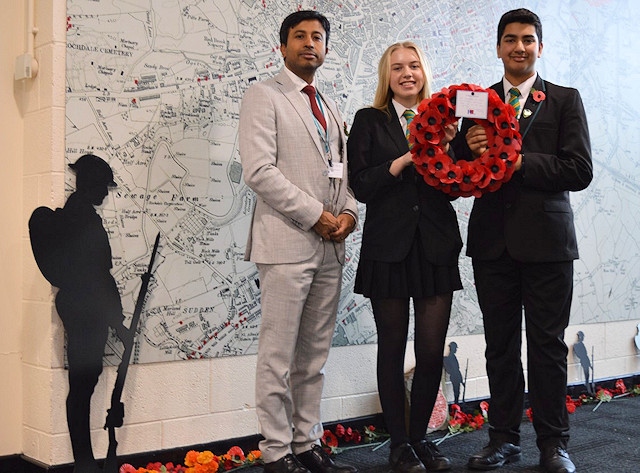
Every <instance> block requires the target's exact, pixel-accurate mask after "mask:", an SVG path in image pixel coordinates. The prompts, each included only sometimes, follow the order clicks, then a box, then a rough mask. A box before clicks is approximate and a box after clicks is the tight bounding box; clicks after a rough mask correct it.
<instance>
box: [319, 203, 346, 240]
mask: <svg viewBox="0 0 640 473" xmlns="http://www.w3.org/2000/svg"><path fill="white" fill-rule="evenodd" d="M339 228H340V224H339V223H338V219H337V218H336V217H334V216H333V214H332V213H331V212H327V211H326V210H325V211H323V212H322V215H320V218H319V219H318V221H317V222H316V224H315V225H314V226H313V229H314V230H315V231H316V233H317V234H318V235H320V236H321V237H322V239H323V240H329V239H330V238H331V234H332V233H333V232H335V231H338V229H339Z"/></svg>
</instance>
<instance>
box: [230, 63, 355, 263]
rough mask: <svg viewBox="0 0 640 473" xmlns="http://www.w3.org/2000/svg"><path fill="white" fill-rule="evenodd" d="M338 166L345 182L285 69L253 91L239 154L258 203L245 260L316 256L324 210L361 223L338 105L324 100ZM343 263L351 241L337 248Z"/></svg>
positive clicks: (244, 111) (246, 103)
mask: <svg viewBox="0 0 640 473" xmlns="http://www.w3.org/2000/svg"><path fill="white" fill-rule="evenodd" d="M322 101H323V105H324V111H325V115H326V118H327V122H332V124H330V125H329V126H330V132H332V133H338V134H339V139H338V140H337V141H336V143H335V146H332V148H331V158H332V162H333V163H338V162H342V163H343V174H342V179H330V178H329V175H328V166H329V163H328V159H327V156H326V153H325V151H324V144H323V143H322V140H321V139H320V137H319V135H318V131H317V129H316V125H315V122H314V120H313V115H312V114H311V111H310V109H309V105H308V101H307V100H306V98H305V97H304V96H303V95H302V94H301V93H300V91H299V90H297V88H296V86H295V85H294V83H293V81H291V79H290V78H289V76H288V75H287V73H286V72H285V71H284V70H282V71H280V72H279V73H278V74H277V75H276V76H275V77H273V78H271V79H268V80H266V81H264V82H259V83H256V84H254V85H253V86H251V87H250V88H249V89H248V90H247V92H246V93H245V95H244V97H243V100H242V106H241V108H240V126H239V150H240V160H241V162H242V169H243V173H244V180H245V182H246V183H247V185H248V186H249V187H250V188H251V189H252V190H253V191H254V192H255V193H256V195H257V198H256V203H255V208H254V212H253V219H252V222H251V229H250V232H249V238H248V241H247V251H246V254H245V259H247V260H250V261H253V262H256V263H266V264H282V263H295V262H300V261H305V260H307V259H309V258H310V257H311V256H312V255H313V254H314V252H315V251H316V250H317V248H318V246H319V245H320V244H321V243H322V238H321V237H320V235H318V234H317V233H316V232H315V231H314V230H313V226H314V225H315V224H316V222H317V221H318V219H319V218H320V216H321V214H322V212H323V211H324V210H327V211H329V212H331V213H332V214H333V215H336V216H337V215H338V214H340V213H343V212H347V213H349V214H351V215H352V216H353V217H354V218H357V215H358V209H357V203H356V200H355V198H354V197H353V194H352V192H351V190H350V189H349V187H348V182H347V156H346V146H345V137H344V135H343V131H342V123H343V122H342V118H341V116H340V112H339V111H338V109H337V107H336V104H335V103H334V102H333V101H332V100H331V99H329V98H328V97H326V96H322ZM334 245H335V248H336V253H337V255H338V259H339V260H340V261H341V262H344V242H341V243H334Z"/></svg>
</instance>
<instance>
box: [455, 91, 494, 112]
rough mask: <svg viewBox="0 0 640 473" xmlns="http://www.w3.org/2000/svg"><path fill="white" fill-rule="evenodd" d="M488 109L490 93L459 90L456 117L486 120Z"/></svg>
mask: <svg viewBox="0 0 640 473" xmlns="http://www.w3.org/2000/svg"><path fill="white" fill-rule="evenodd" d="M488 108H489V93H488V92H476V91H473V90H458V92H457V93H456V117H461V118H480V119H486V118H487V110H488Z"/></svg>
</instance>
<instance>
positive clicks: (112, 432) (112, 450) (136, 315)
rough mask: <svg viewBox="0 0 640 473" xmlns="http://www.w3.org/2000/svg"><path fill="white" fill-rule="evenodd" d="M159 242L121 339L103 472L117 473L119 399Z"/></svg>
mask: <svg viewBox="0 0 640 473" xmlns="http://www.w3.org/2000/svg"><path fill="white" fill-rule="evenodd" d="M159 243H160V233H158V235H157V236H156V241H155V243H154V244H153V252H152V253H151V261H149V267H148V268H147V272H146V273H144V274H143V275H142V276H141V277H142V285H141V286H140V292H139V293H138V300H137V301H136V308H135V310H134V311H133V317H132V319H131V327H129V337H128V338H127V340H122V342H123V343H124V352H123V353H122V360H121V361H120V365H118V376H117V377H116V383H115V386H114V387H113V392H112V393H111V408H110V409H108V410H107V420H106V421H105V423H104V429H105V430H107V429H108V430H109V449H108V450H107V458H106V459H105V461H104V472H105V473H118V457H117V455H116V449H117V448H118V442H117V441H116V427H122V425H123V423H124V404H123V403H122V402H121V401H120V398H121V396H122V389H123V388H124V380H125V378H126V377H127V370H128V369H129V360H130V359H131V353H132V352H133V341H134V337H135V333H136V328H137V327H138V321H139V320H140V314H141V313H142V307H143V306H144V302H145V298H146V296H147V291H148V289H149V280H150V279H151V271H152V269H153V262H154V260H155V259H156V254H157V253H158V244H159Z"/></svg>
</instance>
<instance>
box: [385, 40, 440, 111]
mask: <svg viewBox="0 0 640 473" xmlns="http://www.w3.org/2000/svg"><path fill="white" fill-rule="evenodd" d="M402 48H406V49H411V50H413V52H414V53H416V56H418V62H420V69H422V73H423V74H424V87H422V90H421V91H420V92H419V93H418V103H420V102H422V100H423V99H425V98H427V97H431V80H432V75H431V67H430V66H429V63H428V62H427V58H426V57H425V55H424V53H423V52H422V50H421V49H420V47H419V46H418V45H417V44H416V43H414V42H413V41H403V42H400V43H394V44H392V45H391V46H389V47H388V48H387V50H386V51H385V52H384V53H382V57H381V58H380V62H379V63H378V87H377V88H376V94H375V96H374V98H373V108H377V109H378V110H382V111H383V112H385V113H387V114H389V100H390V99H391V98H392V97H393V92H392V91H391V87H390V86H389V82H390V80H389V79H390V77H391V55H392V54H393V53H394V52H395V51H397V50H398V49H402Z"/></svg>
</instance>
